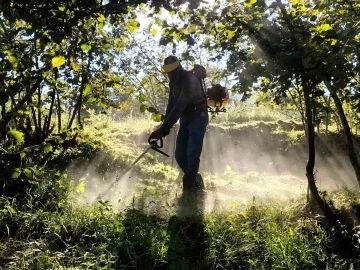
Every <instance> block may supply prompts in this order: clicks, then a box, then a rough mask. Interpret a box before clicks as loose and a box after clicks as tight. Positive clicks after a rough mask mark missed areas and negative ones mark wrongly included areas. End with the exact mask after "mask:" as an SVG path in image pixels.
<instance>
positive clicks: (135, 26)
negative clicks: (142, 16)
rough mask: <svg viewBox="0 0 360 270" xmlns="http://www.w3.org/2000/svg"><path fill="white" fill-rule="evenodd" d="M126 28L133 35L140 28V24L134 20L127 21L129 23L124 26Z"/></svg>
mask: <svg viewBox="0 0 360 270" xmlns="http://www.w3.org/2000/svg"><path fill="white" fill-rule="evenodd" d="M126 28H127V30H128V31H129V32H130V33H131V34H134V33H135V31H136V30H137V29H139V28H140V24H139V23H138V22H137V21H135V20H129V22H128V23H127V25H126Z"/></svg>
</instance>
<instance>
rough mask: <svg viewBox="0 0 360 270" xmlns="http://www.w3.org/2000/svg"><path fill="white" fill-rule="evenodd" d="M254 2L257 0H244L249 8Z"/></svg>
mask: <svg viewBox="0 0 360 270" xmlns="http://www.w3.org/2000/svg"><path fill="white" fill-rule="evenodd" d="M256 2H257V0H247V1H245V7H248V8H251V7H252V6H253V5H254V4H256Z"/></svg>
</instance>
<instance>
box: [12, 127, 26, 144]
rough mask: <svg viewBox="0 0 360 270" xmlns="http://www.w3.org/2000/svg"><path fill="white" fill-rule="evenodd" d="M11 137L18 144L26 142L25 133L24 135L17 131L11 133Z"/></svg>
mask: <svg viewBox="0 0 360 270" xmlns="http://www.w3.org/2000/svg"><path fill="white" fill-rule="evenodd" d="M9 135H10V136H11V137H13V138H14V139H15V141H16V142H18V143H22V142H24V133H22V132H20V131H18V130H16V129H13V130H11V131H9Z"/></svg>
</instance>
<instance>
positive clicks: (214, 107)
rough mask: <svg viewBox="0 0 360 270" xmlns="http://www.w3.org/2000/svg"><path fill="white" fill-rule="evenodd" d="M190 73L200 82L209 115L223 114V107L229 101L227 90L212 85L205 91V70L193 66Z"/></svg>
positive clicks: (198, 66)
mask: <svg viewBox="0 0 360 270" xmlns="http://www.w3.org/2000/svg"><path fill="white" fill-rule="evenodd" d="M191 72H192V73H193V74H194V75H195V76H196V77H197V78H198V79H199V80H200V83H201V87H202V90H203V93H204V98H205V99H206V100H207V106H208V111H209V112H211V113H218V112H225V111H226V109H225V108H224V106H225V105H227V103H228V100H229V94H228V91H227V89H226V88H225V87H223V86H221V85H220V84H213V85H212V87H211V88H208V89H207V91H205V88H206V87H205V78H206V77H207V74H206V70H205V68H204V67H203V66H201V65H197V64H195V65H194V68H193V69H192V70H191Z"/></svg>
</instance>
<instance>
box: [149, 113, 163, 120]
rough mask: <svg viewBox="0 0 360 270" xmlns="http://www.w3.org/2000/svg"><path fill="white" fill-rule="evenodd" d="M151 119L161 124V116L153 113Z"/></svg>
mask: <svg viewBox="0 0 360 270" xmlns="http://www.w3.org/2000/svg"><path fill="white" fill-rule="evenodd" d="M151 119H152V120H153V121H155V122H161V120H162V119H163V116H162V115H161V114H160V113H153V114H152V115H151Z"/></svg>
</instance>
